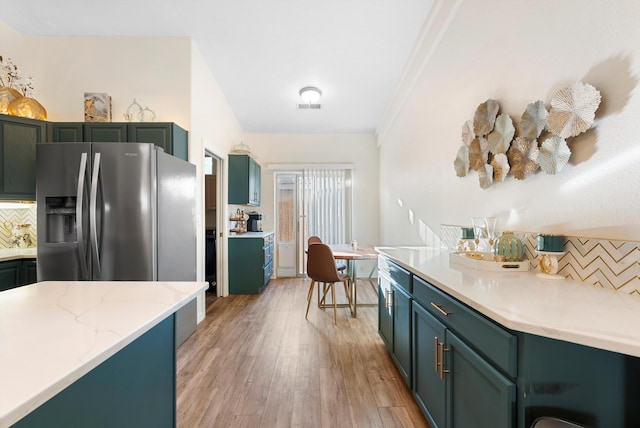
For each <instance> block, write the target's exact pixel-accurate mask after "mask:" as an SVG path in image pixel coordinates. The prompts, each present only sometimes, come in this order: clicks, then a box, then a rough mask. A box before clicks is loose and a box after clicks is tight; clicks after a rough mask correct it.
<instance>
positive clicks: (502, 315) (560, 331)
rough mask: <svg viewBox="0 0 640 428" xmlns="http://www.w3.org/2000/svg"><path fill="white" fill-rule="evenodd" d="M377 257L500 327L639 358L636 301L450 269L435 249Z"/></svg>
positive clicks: (565, 284)
mask: <svg viewBox="0 0 640 428" xmlns="http://www.w3.org/2000/svg"><path fill="white" fill-rule="evenodd" d="M377 250H378V252H379V253H380V254H382V255H386V256H388V257H390V258H391V259H393V260H395V261H396V262H398V264H400V265H401V266H403V267H405V268H407V269H409V270H410V271H411V272H413V273H414V274H416V275H418V276H420V277H421V278H423V279H425V280H427V281H428V282H430V283H431V284H433V285H435V286H436V287H438V288H440V289H441V290H443V291H445V292H446V293H448V294H450V295H451V296H453V297H455V298H457V299H458V300H460V301H462V302H464V303H466V304H467V305H468V306H470V307H472V308H474V309H475V310H477V311H478V312H480V313H482V314H484V315H486V316H487V317H489V318H491V319H493V320H495V321H496V322H498V323H500V324H502V325H503V326H505V327H507V328H509V329H511V330H516V331H521V332H525V333H531V334H536V335H539V336H545V337H550V338H554V339H560V340H564V341H568V342H573V343H579V344H582V345H587V346H591V347H594V348H600V349H605V350H609V351H614V352H619V353H622V354H627V355H632V356H636V357H640V328H638V326H640V296H638V295H632V294H627V293H621V292H616V291H615V290H611V289H605V288H601V287H597V286H594V285H588V284H583V283H581V282H577V281H570V280H566V279H565V280H553V279H543V278H540V277H537V276H536V271H529V272H489V271H484V270H477V269H473V268H467V267H458V266H454V267H450V266H449V252H448V251H447V250H442V249H439V248H437V249H436V248H424V247H397V248H384V247H379V248H377Z"/></svg>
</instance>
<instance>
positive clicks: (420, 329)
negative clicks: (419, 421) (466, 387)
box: [412, 300, 446, 428]
mask: <svg viewBox="0 0 640 428" xmlns="http://www.w3.org/2000/svg"><path fill="white" fill-rule="evenodd" d="M412 313H413V325H412V327H413V329H412V338H413V354H412V361H413V393H414V396H415V397H416V401H417V403H418V405H419V406H420V407H421V408H422V412H423V413H424V414H425V415H426V417H427V419H428V420H429V423H430V424H431V425H432V426H433V427H434V428H438V427H440V428H444V427H445V422H446V395H445V392H446V390H445V380H444V378H443V377H444V376H445V374H444V373H441V370H444V368H443V367H441V366H440V365H439V364H438V363H439V362H440V361H441V360H440V358H441V355H443V353H441V352H440V347H441V346H443V344H444V341H445V329H446V328H445V326H444V324H442V323H441V322H440V321H438V320H437V319H436V318H435V317H434V316H433V315H431V314H430V313H429V312H428V311H427V310H426V309H424V308H423V307H422V306H421V305H420V304H419V303H416V301H415V300H414V301H413V304H412Z"/></svg>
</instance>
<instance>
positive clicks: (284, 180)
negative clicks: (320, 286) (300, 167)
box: [276, 172, 303, 278]
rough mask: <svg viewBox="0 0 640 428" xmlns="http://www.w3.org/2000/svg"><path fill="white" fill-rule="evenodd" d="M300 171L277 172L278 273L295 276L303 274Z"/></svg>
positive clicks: (279, 275)
mask: <svg viewBox="0 0 640 428" xmlns="http://www.w3.org/2000/svg"><path fill="white" fill-rule="evenodd" d="M299 176H300V174H299V173H291V172H287V173H281V174H276V204H277V209H276V216H277V219H276V221H277V223H276V224H277V226H276V242H277V244H276V245H277V249H278V252H277V253H278V265H277V270H276V275H277V276H278V277H279V278H282V277H295V276H298V275H301V274H302V273H303V272H302V270H303V269H302V266H301V265H300V263H299V260H298V257H297V254H298V248H302V247H298V245H299V242H300V239H299V228H298V189H297V184H298V177H299Z"/></svg>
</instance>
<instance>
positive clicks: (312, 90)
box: [300, 86, 322, 104]
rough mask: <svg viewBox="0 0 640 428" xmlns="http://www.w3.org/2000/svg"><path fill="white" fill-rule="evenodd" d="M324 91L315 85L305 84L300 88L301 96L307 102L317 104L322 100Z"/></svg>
mask: <svg viewBox="0 0 640 428" xmlns="http://www.w3.org/2000/svg"><path fill="white" fill-rule="evenodd" d="M320 95H322V91H321V90H320V89H318V88H316V87H315V86H305V87H304V88H302V89H300V98H302V101H304V102H305V103H307V104H315V103H317V102H318V101H320Z"/></svg>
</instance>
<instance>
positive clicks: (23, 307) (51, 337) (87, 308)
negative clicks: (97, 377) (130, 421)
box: [0, 281, 207, 427]
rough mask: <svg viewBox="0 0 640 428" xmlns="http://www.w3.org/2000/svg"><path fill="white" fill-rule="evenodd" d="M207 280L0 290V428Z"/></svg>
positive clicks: (68, 283)
mask: <svg viewBox="0 0 640 428" xmlns="http://www.w3.org/2000/svg"><path fill="white" fill-rule="evenodd" d="M206 288H207V283H206V282H143V281H132V282H128V281H114V282H108V281H105V282H91V281H89V282H73V281H64V282H63V281H60V282H53V281H51V282H39V283H36V284H31V285H26V286H24V287H19V288H15V289H11V290H7V291H3V292H0V379H1V383H2V388H0V426H2V427H4V426H9V425H12V424H13V423H15V422H16V421H18V420H19V419H21V418H22V417H24V416H25V415H26V414H28V413H30V412H31V411H33V410H34V409H36V408H37V407H39V406H40V405H41V404H43V403H44V402H46V401H47V400H49V399H50V398H52V397H53V396H55V395H56V394H58V393H59V392H61V391H62V390H63V389H65V388H66V387H68V386H69V385H70V384H72V383H73V382H75V381H76V380H78V379H79V378H81V377H82V376H84V375H85V374H87V373H88V372H90V371H91V370H93V369H94V368H95V367H97V366H98V365H100V364H101V363H102V362H104V361H106V360H107V359H109V358H110V357H112V356H113V355H115V354H116V353H117V352H118V351H120V350H121V349H123V348H125V347H126V346H127V345H129V344H130V343H132V342H133V341H134V340H136V339H137V338H138V337H140V336H142V335H143V334H144V333H146V332H147V331H149V330H150V329H151V328H153V327H154V326H156V325H157V324H158V323H160V322H161V321H162V320H164V319H166V318H167V317H169V316H170V315H171V314H173V313H175V312H176V311H177V310H178V309H180V308H181V307H182V306H184V305H185V304H187V303H188V302H190V301H191V300H193V299H194V298H196V296H197V295H198V294H199V293H201V292H202V291H203V290H205V289H206Z"/></svg>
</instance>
